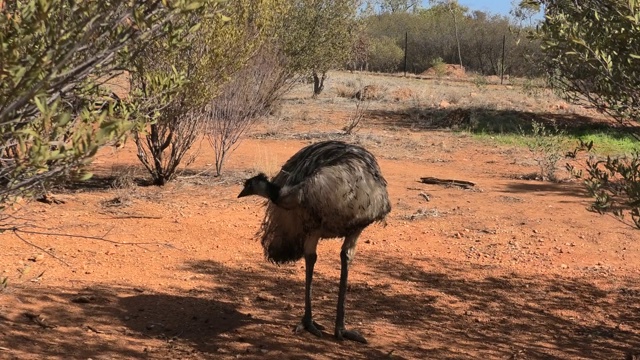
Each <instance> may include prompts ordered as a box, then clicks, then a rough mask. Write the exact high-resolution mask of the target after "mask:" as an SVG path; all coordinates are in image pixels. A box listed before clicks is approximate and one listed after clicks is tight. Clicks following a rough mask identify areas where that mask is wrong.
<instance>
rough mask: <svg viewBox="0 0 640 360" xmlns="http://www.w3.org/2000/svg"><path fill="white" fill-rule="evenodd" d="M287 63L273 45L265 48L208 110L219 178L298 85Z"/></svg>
mask: <svg viewBox="0 0 640 360" xmlns="http://www.w3.org/2000/svg"><path fill="white" fill-rule="evenodd" d="M285 61H286V59H283V58H282V57H281V56H280V54H279V52H278V51H277V49H275V48H273V44H271V43H270V44H267V45H265V46H264V47H263V48H262V50H261V51H260V52H259V54H258V56H256V57H255V58H253V59H252V60H251V61H250V62H249V63H248V64H247V66H246V67H245V68H244V69H242V70H241V71H239V72H238V73H237V74H236V75H234V77H233V79H232V80H231V81H230V82H229V83H228V84H226V85H225V86H224V88H223V89H222V92H221V94H220V95H219V96H218V97H216V98H215V100H213V101H212V102H211V103H210V104H209V105H208V106H207V118H208V119H207V126H206V134H207V139H208V140H209V143H210V144H211V147H212V148H213V151H214V154H215V166H216V175H217V176H219V175H221V173H222V167H223V165H224V162H225V160H226V159H227V156H228V155H229V154H230V153H231V152H232V151H233V150H234V149H235V147H236V146H237V145H238V141H239V140H240V138H241V136H242V135H243V134H244V133H245V132H246V131H247V130H248V129H249V128H250V127H251V126H252V125H253V124H255V123H256V121H258V119H259V118H260V117H262V116H264V115H266V114H267V113H268V112H269V109H270V107H271V105H272V104H273V103H274V101H276V100H277V99H278V98H280V96H281V95H282V93H284V92H286V91H288V90H289V89H290V87H291V86H292V85H293V84H294V81H292V79H293V78H294V76H293V75H292V74H291V73H290V69H289V68H288V67H287V66H286V62H285Z"/></svg>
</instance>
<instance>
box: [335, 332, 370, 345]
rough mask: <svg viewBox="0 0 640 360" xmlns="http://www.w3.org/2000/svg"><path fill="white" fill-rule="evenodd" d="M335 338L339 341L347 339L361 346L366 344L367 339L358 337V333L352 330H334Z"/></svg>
mask: <svg viewBox="0 0 640 360" xmlns="http://www.w3.org/2000/svg"><path fill="white" fill-rule="evenodd" d="M336 338H337V339H338V340H340V341H342V340H344V339H347V340H352V341H357V342H359V343H363V344H366V343H367V339H365V338H364V336H362V335H360V333H359V332H357V331H353V330H346V329H336Z"/></svg>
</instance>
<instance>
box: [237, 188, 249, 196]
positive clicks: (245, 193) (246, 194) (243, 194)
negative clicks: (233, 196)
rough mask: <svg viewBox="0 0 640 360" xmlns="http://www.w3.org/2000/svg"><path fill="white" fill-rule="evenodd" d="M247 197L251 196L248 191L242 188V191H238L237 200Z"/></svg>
mask: <svg viewBox="0 0 640 360" xmlns="http://www.w3.org/2000/svg"><path fill="white" fill-rule="evenodd" d="M249 195H251V192H250V191H249V189H247V188H244V189H242V191H240V194H238V198H241V197H244V196H249Z"/></svg>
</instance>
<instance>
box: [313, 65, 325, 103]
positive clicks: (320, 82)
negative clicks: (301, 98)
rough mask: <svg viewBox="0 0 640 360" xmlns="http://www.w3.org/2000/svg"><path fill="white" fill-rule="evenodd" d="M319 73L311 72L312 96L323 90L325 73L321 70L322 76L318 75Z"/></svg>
mask: <svg viewBox="0 0 640 360" xmlns="http://www.w3.org/2000/svg"><path fill="white" fill-rule="evenodd" d="M318 75H319V74H318V73H317V72H316V71H314V72H313V97H314V98H315V97H317V96H318V95H320V93H322V90H324V80H325V79H326V78H327V73H326V72H324V71H323V72H322V76H318Z"/></svg>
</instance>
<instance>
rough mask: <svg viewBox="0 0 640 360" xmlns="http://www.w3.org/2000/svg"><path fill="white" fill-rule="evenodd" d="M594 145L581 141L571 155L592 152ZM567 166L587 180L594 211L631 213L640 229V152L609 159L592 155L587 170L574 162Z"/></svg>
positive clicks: (573, 172) (577, 175) (585, 182)
mask: <svg viewBox="0 0 640 360" xmlns="http://www.w3.org/2000/svg"><path fill="white" fill-rule="evenodd" d="M592 147H593V142H590V143H588V144H585V143H584V142H581V144H580V146H579V148H578V149H576V150H575V151H574V152H572V153H571V154H570V155H571V157H574V158H575V156H576V155H577V153H579V152H583V151H586V152H590V151H591V149H592ZM567 169H568V170H569V171H571V173H572V174H573V175H574V176H575V177H576V178H581V179H583V180H584V184H585V186H586V188H587V191H588V193H589V195H590V196H592V197H593V198H594V199H595V200H594V202H593V204H592V209H593V210H595V211H597V212H599V213H601V214H602V213H606V212H612V213H613V214H615V215H616V216H618V217H620V218H624V215H625V214H626V213H628V214H630V215H631V220H632V221H633V223H634V225H635V226H636V227H637V228H639V229H640V152H634V153H633V154H631V155H628V156H622V157H614V158H612V157H610V156H607V158H606V159H598V158H596V157H595V156H593V155H590V156H589V159H588V160H587V162H586V173H585V172H583V171H582V170H577V169H576V168H575V167H574V166H573V165H572V164H567Z"/></svg>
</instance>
